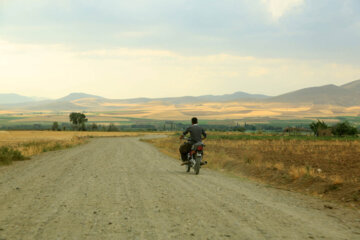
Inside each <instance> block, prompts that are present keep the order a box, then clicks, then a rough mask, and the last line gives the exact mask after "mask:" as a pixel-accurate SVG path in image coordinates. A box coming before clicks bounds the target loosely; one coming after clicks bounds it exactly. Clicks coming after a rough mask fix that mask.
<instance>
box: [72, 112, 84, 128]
mask: <svg viewBox="0 0 360 240" xmlns="http://www.w3.org/2000/svg"><path fill="white" fill-rule="evenodd" d="M69 118H70V122H71V123H72V124H73V125H74V126H75V128H76V129H77V130H83V131H85V130H86V127H85V123H86V122H87V121H88V119H87V118H86V116H85V114H83V113H77V112H72V113H70V115H69Z"/></svg>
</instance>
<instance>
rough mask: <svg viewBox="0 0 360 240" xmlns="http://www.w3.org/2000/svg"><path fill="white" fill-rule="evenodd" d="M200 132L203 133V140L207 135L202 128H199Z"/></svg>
mask: <svg viewBox="0 0 360 240" xmlns="http://www.w3.org/2000/svg"><path fill="white" fill-rule="evenodd" d="M201 134H202V135H203V140H204V139H206V136H207V135H206V132H205V130H204V129H202V130H201Z"/></svg>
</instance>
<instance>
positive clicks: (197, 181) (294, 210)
mask: <svg viewBox="0 0 360 240" xmlns="http://www.w3.org/2000/svg"><path fill="white" fill-rule="evenodd" d="M324 205H329V204H328V203H325V202H323V201H321V200H318V199H314V198H312V197H308V196H303V195H300V194H296V193H291V192H287V191H282V190H278V189H274V188H271V187H267V186H265V185H261V184H257V183H254V182H251V181H249V180H246V179H240V178H233V177H229V176H226V175H224V174H221V173H218V172H215V171H210V170H206V169H201V171H200V175H197V176H196V175H194V174H193V173H191V174H188V173H185V169H184V168H183V167H180V166H179V162H178V161H175V160H174V159H171V158H169V157H167V156H165V155H163V154H161V153H159V152H158V151H157V150H156V149H155V148H154V147H152V146H150V145H149V144H147V143H144V142H141V141H139V139H138V138H103V139H94V140H92V141H91V142H90V143H89V144H86V145H82V146H79V147H76V148H73V149H68V150H62V151H57V152H52V153H46V154H42V155H40V156H38V157H35V158H34V159H33V160H31V161H25V162H19V163H16V164H13V165H12V166H7V167H1V168H0V239H8V240H10V239H11V240H12V239H19V240H20V239H21V240H25V239H36V240H38V239H251V240H253V239H360V217H359V216H360V214H358V212H356V211H355V210H350V209H344V208H342V207H339V206H336V205H334V204H330V205H332V206H334V208H333V209H329V208H326V207H325V208H324Z"/></svg>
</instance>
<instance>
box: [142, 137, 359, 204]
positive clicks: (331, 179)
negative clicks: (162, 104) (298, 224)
mask: <svg viewBox="0 0 360 240" xmlns="http://www.w3.org/2000/svg"><path fill="white" fill-rule="evenodd" d="M208 135H209V138H208V139H207V140H206V142H205V144H206V147H205V156H204V158H205V160H207V161H208V162H209V163H208V165H207V167H208V168H211V169H215V170H219V171H226V172H229V173H232V174H235V175H237V174H239V175H246V176H248V177H250V178H254V179H256V180H259V181H263V182H265V183H270V184H273V185H275V186H278V187H282V188H285V189H290V190H296V191H300V192H305V193H309V194H312V195H317V196H320V197H324V198H329V199H336V200H338V201H342V202H349V203H351V204H356V205H358V206H359V205H360V175H359V172H360V139H359V138H357V137H314V136H280V135H270V134H264V133H258V134H244V133H226V132H223V133H221V132H209V133H208ZM178 136H179V133H178V134H176V135H174V136H170V137H168V138H161V139H150V140H146V141H147V142H150V143H152V144H153V145H155V146H156V147H157V148H159V149H160V150H161V151H162V152H164V153H165V154H167V155H169V156H172V157H174V158H177V159H179V153H178V148H179V145H180V144H181V143H182V142H181V141H180V140H179V139H178Z"/></svg>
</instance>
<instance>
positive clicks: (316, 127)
mask: <svg viewBox="0 0 360 240" xmlns="http://www.w3.org/2000/svg"><path fill="white" fill-rule="evenodd" d="M327 128H328V125H327V124H326V123H325V122H324V121H320V120H317V122H312V123H311V124H310V129H311V130H312V131H313V132H314V134H315V136H317V137H318V136H319V130H320V129H322V130H324V129H327Z"/></svg>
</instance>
